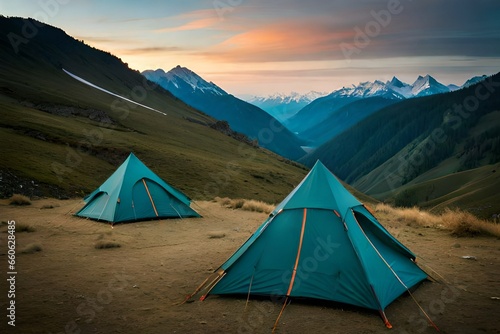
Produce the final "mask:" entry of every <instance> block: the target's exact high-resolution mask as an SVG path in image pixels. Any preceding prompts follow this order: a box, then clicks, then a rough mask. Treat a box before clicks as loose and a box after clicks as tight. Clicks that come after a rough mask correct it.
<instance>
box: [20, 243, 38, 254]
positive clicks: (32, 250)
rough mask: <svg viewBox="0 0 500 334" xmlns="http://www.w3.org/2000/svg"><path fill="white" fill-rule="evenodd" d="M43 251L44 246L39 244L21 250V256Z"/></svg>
mask: <svg viewBox="0 0 500 334" xmlns="http://www.w3.org/2000/svg"><path fill="white" fill-rule="evenodd" d="M41 251H42V246H40V245H39V244H29V245H27V246H26V247H25V248H23V249H21V250H20V251H19V253H21V254H34V253H37V252H41Z"/></svg>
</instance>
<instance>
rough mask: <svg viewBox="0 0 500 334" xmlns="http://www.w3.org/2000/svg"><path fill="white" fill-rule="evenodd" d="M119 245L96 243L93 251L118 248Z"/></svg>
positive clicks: (107, 242)
mask: <svg viewBox="0 0 500 334" xmlns="http://www.w3.org/2000/svg"><path fill="white" fill-rule="evenodd" d="M120 247H121V245H120V244H119V243H117V242H114V241H98V242H96V243H95V245H94V248H95V249H107V248H120Z"/></svg>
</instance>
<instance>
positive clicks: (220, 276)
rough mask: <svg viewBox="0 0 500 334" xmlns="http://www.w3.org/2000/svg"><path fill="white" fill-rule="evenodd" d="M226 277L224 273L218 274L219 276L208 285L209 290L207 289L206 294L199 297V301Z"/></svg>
mask: <svg viewBox="0 0 500 334" xmlns="http://www.w3.org/2000/svg"><path fill="white" fill-rule="evenodd" d="M224 276H226V273H225V272H224V273H223V274H219V276H217V277H216V278H215V279H214V280H213V281H212V283H210V285H209V288H208V287H207V288H208V291H207V293H205V294H204V295H203V296H201V297H200V301H204V300H205V299H206V298H207V296H208V294H209V293H210V291H212V289H213V288H214V287H215V286H216V285H217V283H219V281H220V280H221V279H222V277H224Z"/></svg>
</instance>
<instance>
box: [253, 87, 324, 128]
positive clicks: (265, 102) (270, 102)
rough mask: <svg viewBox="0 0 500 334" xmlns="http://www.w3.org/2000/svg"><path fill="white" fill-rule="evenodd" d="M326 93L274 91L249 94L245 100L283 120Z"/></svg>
mask: <svg viewBox="0 0 500 334" xmlns="http://www.w3.org/2000/svg"><path fill="white" fill-rule="evenodd" d="M327 94H328V93H325V92H323V93H322V92H316V91H311V92H309V93H307V94H300V93H297V92H291V93H290V94H282V93H276V94H273V95H269V96H267V97H262V96H251V97H249V98H248V99H246V101H247V102H248V103H251V104H253V105H255V106H257V107H259V108H261V109H262V110H264V111H266V112H267V113H269V114H270V115H272V116H273V117H275V118H276V119H277V120H279V121H281V122H283V121H285V120H286V119H288V118H290V117H292V116H293V115H295V114H296V113H297V112H298V111H299V110H300V109H302V108H304V107H305V106H306V105H308V104H309V103H311V102H312V101H314V100H316V99H317V98H319V97H321V96H325V95H327Z"/></svg>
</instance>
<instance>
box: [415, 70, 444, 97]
mask: <svg viewBox="0 0 500 334" xmlns="http://www.w3.org/2000/svg"><path fill="white" fill-rule="evenodd" d="M449 91H450V88H448V87H447V86H445V85H443V84H442V83H440V82H438V81H437V80H436V79H434V78H433V77H431V76H430V75H429V74H427V75H426V76H425V77H422V76H421V75H419V76H418V78H417V80H415V82H414V83H413V85H412V89H411V92H412V95H413V96H426V95H432V94H439V93H446V92H449Z"/></svg>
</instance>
